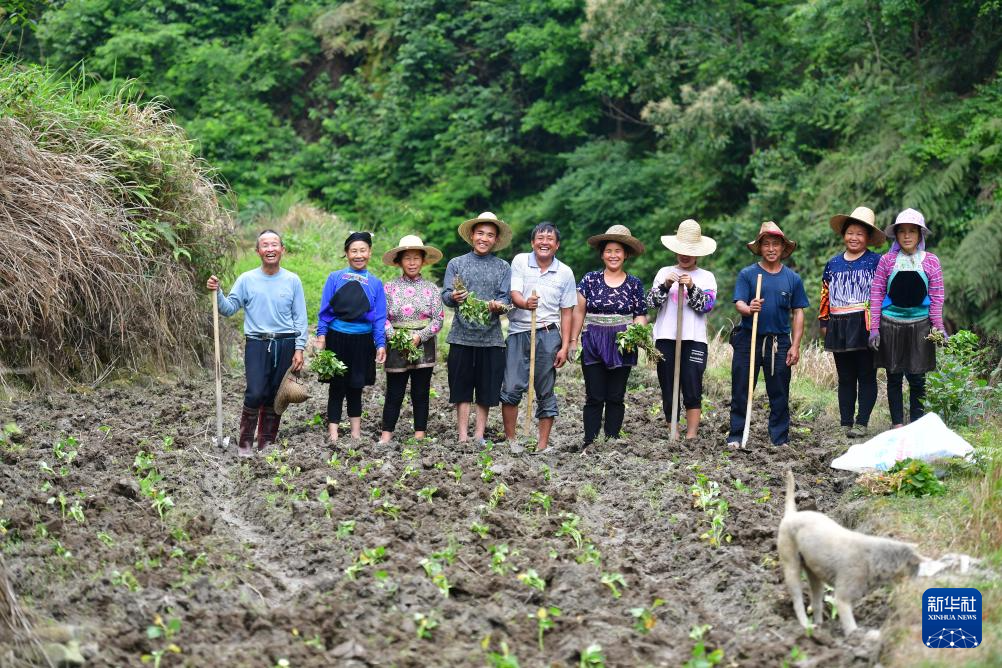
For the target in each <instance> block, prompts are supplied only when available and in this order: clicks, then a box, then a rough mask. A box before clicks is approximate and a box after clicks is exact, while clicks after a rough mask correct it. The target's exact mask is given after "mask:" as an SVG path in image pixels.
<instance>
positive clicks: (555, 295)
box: [501, 222, 577, 452]
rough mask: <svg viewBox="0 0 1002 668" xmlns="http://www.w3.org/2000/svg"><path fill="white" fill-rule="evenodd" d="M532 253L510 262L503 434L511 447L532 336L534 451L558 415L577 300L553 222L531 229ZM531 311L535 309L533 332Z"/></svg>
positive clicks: (546, 439) (525, 385)
mask: <svg viewBox="0 0 1002 668" xmlns="http://www.w3.org/2000/svg"><path fill="white" fill-rule="evenodd" d="M531 243H532V252H530V253H519V254H518V255H516V256H515V258H514V259H513V260H512V261H511V303H512V305H513V306H514V307H515V308H514V309H513V310H512V311H511V312H510V313H509V314H508V339H507V340H506V342H505V343H506V350H505V373H504V385H503V386H502V388H501V415H502V417H503V419H504V433H505V437H506V438H507V439H508V441H509V442H510V443H511V444H512V450H513V451H521V448H520V447H519V446H517V445H516V444H515V432H516V430H517V422H518V404H519V402H520V401H521V400H522V395H523V394H525V391H526V389H528V386H529V363H530V360H529V352H530V337H531V336H535V337H536V359H535V372H534V374H533V376H534V378H533V389H534V392H535V396H536V402H537V403H536V419H537V420H538V421H539V440H538V441H537V444H536V452H542V451H543V450H546V447H547V445H548V443H549V440H550V430H551V429H552V428H553V420H554V418H555V417H556V416H557V397H556V395H555V394H554V392H553V388H554V386H555V385H556V381H557V369H559V368H560V367H562V366H563V365H564V363H565V362H567V352H568V348H569V346H570V339H571V319H572V314H573V311H574V306H575V305H576V304H577V286H576V284H575V282H574V272H573V271H571V268H570V267H568V266H567V265H566V264H564V263H563V262H560V261H559V260H558V259H557V258H556V253H557V249H558V248H560V232H559V231H558V230H557V228H556V226H554V225H553V224H552V223H545V222H544V223H540V224H539V225H536V227H535V228H534V229H533V230H532V241H531ZM532 311H536V331H535V333H534V334H533V333H532V332H531V331H530V330H531V328H532Z"/></svg>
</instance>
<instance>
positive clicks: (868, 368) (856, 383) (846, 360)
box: [832, 350, 877, 427]
mask: <svg viewBox="0 0 1002 668" xmlns="http://www.w3.org/2000/svg"><path fill="white" fill-rule="evenodd" d="M832 354H833V355H834V356H835V370H836V371H837V372H838V412H839V416H840V418H841V421H842V426H843V427H851V426H852V425H853V415H852V413H853V411H854V410H856V396H857V388H858V394H859V412H858V413H856V418H855V423H856V424H859V425H863V426H864V427H865V426H866V425H867V424H869V423H870V413H872V412H873V406H874V404H876V403H877V367H875V366H874V365H873V352H872V351H870V350H850V351H848V352H844V353H832Z"/></svg>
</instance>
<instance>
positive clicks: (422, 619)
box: [414, 612, 438, 640]
mask: <svg viewBox="0 0 1002 668" xmlns="http://www.w3.org/2000/svg"><path fill="white" fill-rule="evenodd" d="M414 624H415V625H416V626H417V628H416V629H415V633H417V637H418V640H431V632H432V631H434V630H435V628H436V627H438V622H437V621H435V619H434V618H433V617H432V616H431V615H423V614H421V613H420V612H415V613H414Z"/></svg>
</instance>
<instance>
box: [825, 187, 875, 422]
mask: <svg viewBox="0 0 1002 668" xmlns="http://www.w3.org/2000/svg"><path fill="white" fill-rule="evenodd" d="M874 220H875V216H874V215H873V211H871V210H870V209H868V208H866V207H865V206H860V207H856V209H855V210H854V211H853V212H852V213H851V214H849V215H848V216H847V215H844V214H840V215H838V216H834V217H833V218H832V219H831V220H830V221H829V225H831V228H832V231H834V232H835V233H836V234H838V235H839V236H840V237H842V240H843V241H844V242H845V251H844V252H842V253H839V254H838V255H836V256H835V257H833V258H832V259H830V260H828V264H826V265H825V270H824V273H822V275H821V306H820V310H819V313H818V320H819V321H820V323H821V338H822V339H824V342H825V350H827V351H829V352H831V353H832V355H833V356H834V357H835V369H836V371H837V372H838V409H839V415H840V417H841V422H842V427H843V428H844V429H845V433H846V435H847V436H849V438H862V437H864V436H866V427H867V424H869V422H870V413H872V412H873V405H874V404H875V403H877V367H875V366H874V365H873V351H871V350H870V349H869V347H868V346H867V338H868V337H869V334H870V331H869V329H870V328H869V322H870V286H871V285H872V284H873V274H874V272H876V270H877V263H878V262H879V261H880V255H879V254H877V253H874V252H873V251H871V250H868V249H867V246H881V245H883V243H884V241H885V240H886V237H885V236H884V233H883V232H881V231H880V228H878V227H877V226H876V225H875V224H874ZM857 395H858V397H859V411H858V412H857V413H856V415H855V417H854V416H853V412H854V411H855V410H856V397H857Z"/></svg>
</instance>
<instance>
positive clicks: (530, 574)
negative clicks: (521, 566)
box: [515, 568, 546, 591]
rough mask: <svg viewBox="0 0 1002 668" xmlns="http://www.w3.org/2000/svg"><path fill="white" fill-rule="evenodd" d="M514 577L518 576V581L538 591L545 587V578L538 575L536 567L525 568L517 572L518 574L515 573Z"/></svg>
mask: <svg viewBox="0 0 1002 668" xmlns="http://www.w3.org/2000/svg"><path fill="white" fill-rule="evenodd" d="M515 577H516V578H518V581H519V582H521V583H522V584H524V585H528V586H529V587H532V588H533V589H537V590H539V591H543V590H544V589H546V580H544V579H543V578H541V577H539V573H537V572H536V569H534V568H529V569H526V570H524V571H522V572H521V573H519V574H518V575H516V576H515Z"/></svg>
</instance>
